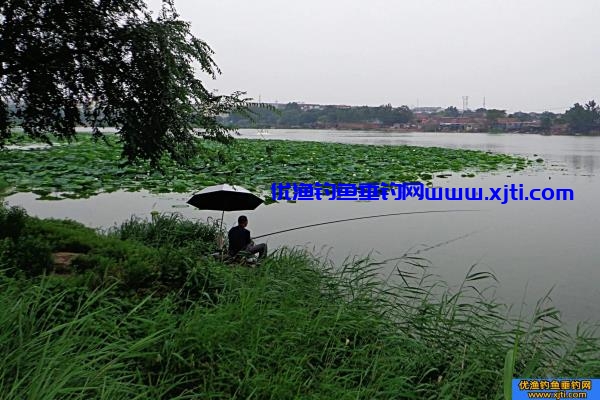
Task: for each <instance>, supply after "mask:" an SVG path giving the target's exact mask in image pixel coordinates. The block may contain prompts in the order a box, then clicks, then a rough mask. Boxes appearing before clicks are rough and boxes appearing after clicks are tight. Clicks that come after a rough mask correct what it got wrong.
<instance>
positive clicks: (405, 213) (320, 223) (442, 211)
mask: <svg viewBox="0 0 600 400" xmlns="http://www.w3.org/2000/svg"><path fill="white" fill-rule="evenodd" d="M473 211H480V210H432V211H411V212H399V213H391V214H380V215H369V216H366V217H355V218H346V219H338V220H335V221H327V222H319V223H318V224H311V225H304V226H297V227H295V228H289V229H284V230H281V231H276V232H271V233H267V234H264V235H260V236H255V237H253V238H252V239H260V238H262V237H265V236H271V235H277V234H278V233H284V232H291V231H296V230H298V229H305V228H312V227H314V226H321V225H329V224H337V223H339V222H348V221H356V220H359V219H369V218H381V217H391V216H396V215H413V214H434V213H452V212H473Z"/></svg>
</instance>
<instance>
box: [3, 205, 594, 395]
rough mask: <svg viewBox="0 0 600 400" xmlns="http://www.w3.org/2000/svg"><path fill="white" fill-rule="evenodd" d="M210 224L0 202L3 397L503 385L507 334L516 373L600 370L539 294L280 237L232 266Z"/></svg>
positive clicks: (450, 390)
mask: <svg viewBox="0 0 600 400" xmlns="http://www.w3.org/2000/svg"><path fill="white" fill-rule="evenodd" d="M215 233H216V229H215V227H213V226H207V225H202V224H199V223H192V222H189V221H183V220H180V219H178V218H177V217H166V216H156V217H155V218H154V220H153V221H141V220H131V221H129V222H127V223H126V224H124V225H123V226H121V227H119V228H118V229H113V230H112V231H110V232H107V233H104V234H98V233H97V232H95V231H93V230H91V229H89V228H85V227H83V226H82V225H79V224H76V223H74V222H67V221H52V220H39V219H36V218H32V217H29V216H27V215H26V214H25V213H24V212H23V211H22V210H19V209H16V208H11V209H6V208H0V266H1V269H2V272H1V274H0V305H1V306H0V310H1V311H0V352H1V354H3V357H2V358H1V359H0V398H2V399H21V398H35V399H90V398H94V399H95V398H98V399H149V398H170V399H171V398H172V399H192V398H194V399H197V398H198V399H232V398H233V399H247V398H256V399H268V398H273V399H275V398H277V399H286V398H310V399H390V398H400V399H411V398H414V399H438V398H449V399H454V398H461V399H499V398H502V390H503V389H502V385H503V383H502V381H503V374H504V372H505V366H504V364H505V358H506V354H507V351H509V350H511V349H512V350H515V349H516V360H515V363H514V369H515V370H514V375H515V376H548V375H553V376H599V375H600V362H599V361H598V360H600V342H599V340H598V337H597V336H594V333H593V332H591V331H585V330H579V331H578V333H577V334H576V335H575V336H573V335H570V334H569V333H567V331H566V330H565V329H564V328H563V327H562V324H561V323H560V320H559V315H558V312H557V311H556V310H555V309H553V308H552V307H551V306H550V305H548V304H547V303H546V302H540V305H539V307H538V309H537V311H536V313H535V314H534V315H531V316H529V317H528V318H522V319H521V320H517V319H515V318H513V317H510V316H508V315H509V313H508V310H507V309H506V307H504V306H503V305H502V304H498V303H496V302H495V301H494V300H493V299H491V298H488V297H486V296H485V295H484V294H483V293H485V291H484V290H482V289H484V288H485V287H486V286H487V285H489V284H491V283H492V277H491V276H490V275H489V274H487V273H482V272H476V271H471V272H470V273H469V274H468V276H467V277H466V279H465V282H464V285H463V286H462V287H461V288H460V290H458V291H451V290H449V289H447V288H446V287H445V286H444V284H443V282H440V281H438V280H436V279H435V278H433V277H430V276H427V275H426V270H423V271H422V270H421V269H419V268H415V269H410V268H409V267H410V265H409V263H411V262H414V261H418V260H405V261H406V264H401V265H400V271H402V270H405V271H404V272H402V273H400V272H399V274H400V275H401V276H398V277H396V278H397V279H394V280H393V282H395V283H394V284H391V283H390V282H391V281H389V282H387V283H385V282H379V281H378V278H377V277H378V274H377V272H376V268H377V265H375V264H373V263H370V262H369V261H368V260H358V261H354V262H351V263H348V264H347V265H341V266H336V267H335V268H330V267H327V266H324V265H322V264H321V263H320V262H319V261H318V260H315V259H313V258H312V257H311V256H310V255H308V254H305V253H302V252H299V251H291V250H287V251H286V250H281V251H279V252H278V253H276V254H274V255H273V256H272V257H269V258H268V259H267V261H266V262H265V263H264V264H263V265H261V267H260V268H256V269H253V268H247V267H238V266H234V265H225V264H222V263H220V262H217V261H214V260H212V259H210V257H207V256H206V255H207V254H208V253H209V252H211V251H212V250H213V249H214V248H213V247H212V246H213V245H212V243H214V238H215ZM57 253H60V254H63V255H64V254H74V253H76V254H79V255H77V256H72V257H73V258H72V261H71V264H70V265H66V264H67V263H63V265H60V263H59V264H55V261H56V260H53V255H54V257H56V254H57ZM434 293H435V295H434ZM515 341H517V342H518V346H517V347H515ZM510 372H511V371H510V368H509V370H508V373H509V374H510Z"/></svg>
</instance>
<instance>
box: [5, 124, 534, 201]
mask: <svg viewBox="0 0 600 400" xmlns="http://www.w3.org/2000/svg"><path fill="white" fill-rule="evenodd" d="M12 144H13V145H17V144H31V141H30V140H28V139H26V138H24V137H21V138H13V140H12ZM196 146H198V147H199V151H198V154H197V155H196V156H195V157H193V158H192V159H191V160H190V162H189V163H188V164H187V165H181V164H177V163H176V162H174V161H172V160H169V159H167V158H166V157H165V158H163V159H162V161H161V163H160V167H161V168H162V172H159V171H158V170H152V169H151V168H150V165H149V164H136V165H120V154H121V149H120V147H119V144H118V142H117V138H116V137H110V136H109V137H107V143H105V142H103V141H100V142H95V141H93V139H92V138H91V137H90V135H85V134H82V135H79V136H78V137H77V141H76V142H75V143H72V144H70V145H68V146H61V145H60V144H59V145H56V146H52V147H47V148H41V149H40V148H36V149H31V150H18V149H13V150H9V149H5V150H2V151H0V167H1V168H0V180H4V181H6V182H7V184H9V185H10V186H11V189H10V190H11V191H12V192H31V191H33V192H35V193H36V194H38V195H40V196H41V198H42V199H59V198H66V197H70V198H83V197H89V196H92V195H95V194H98V193H100V192H113V191H116V190H129V191H139V190H142V189H144V190H148V191H150V192H153V193H163V192H191V191H194V190H199V189H202V188H203V187H205V186H210V185H214V184H219V183H225V182H226V183H231V184H238V185H243V186H244V187H246V188H248V189H250V190H255V191H257V192H265V193H267V192H268V191H269V190H270V187H271V184H272V183H273V182H307V183H313V182H315V181H319V182H327V181H329V182H344V183H360V182H391V181H395V182H412V181H423V182H431V180H432V178H433V177H434V176H435V175H436V174H440V173H442V172H451V173H461V174H463V175H464V176H474V174H475V173H476V172H483V171H493V170H498V169H510V170H521V169H524V168H525V167H526V166H527V165H528V163H531V162H533V161H532V160H526V159H524V158H521V157H514V156H510V155H505V154H492V153H490V152H487V153H486V152H482V151H472V150H453V149H445V148H437V147H413V146H371V145H354V144H353V145H349V144H338V143H322V142H295V141H278V140H269V141H266V140H237V141H235V142H234V143H232V144H230V145H224V144H220V143H216V142H213V141H207V140H198V141H197V142H196ZM149 171H153V172H149Z"/></svg>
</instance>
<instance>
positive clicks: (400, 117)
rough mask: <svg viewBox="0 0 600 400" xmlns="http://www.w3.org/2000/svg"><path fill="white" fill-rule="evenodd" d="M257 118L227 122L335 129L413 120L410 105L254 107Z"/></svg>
mask: <svg viewBox="0 0 600 400" xmlns="http://www.w3.org/2000/svg"><path fill="white" fill-rule="evenodd" d="M250 109H251V111H252V112H253V113H254V118H252V119H251V118H248V117H247V116H245V115H240V114H235V113H232V114H229V115H227V116H226V117H223V123H226V124H230V125H235V126H236V127H239V128H290V127H298V128H318V127H335V126H336V125H339V124H374V125H380V126H382V127H391V126H393V125H394V124H405V123H408V122H410V121H412V120H413V113H412V111H411V110H410V109H409V108H408V107H407V106H402V107H392V106H391V105H390V104H388V105H383V106H379V107H367V106H362V107H349V106H325V105H324V106H304V105H302V104H298V103H288V104H286V105H285V106H283V107H281V108H274V107H271V108H266V107H250Z"/></svg>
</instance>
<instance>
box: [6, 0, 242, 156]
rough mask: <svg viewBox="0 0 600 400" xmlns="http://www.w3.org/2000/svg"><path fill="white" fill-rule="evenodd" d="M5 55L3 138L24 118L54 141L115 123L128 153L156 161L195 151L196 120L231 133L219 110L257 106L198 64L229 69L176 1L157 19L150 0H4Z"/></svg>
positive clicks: (217, 133) (206, 132) (210, 130)
mask: <svg viewBox="0 0 600 400" xmlns="http://www.w3.org/2000/svg"><path fill="white" fill-rule="evenodd" d="M0 60H1V61H2V62H1V63H0V68H1V69H0V145H2V144H3V143H4V142H5V140H6V139H7V138H8V137H9V136H10V133H11V123H12V122H14V121H15V119H18V120H19V122H20V125H21V126H22V128H23V129H24V131H25V132H26V133H27V134H29V135H30V136H32V137H35V138H38V139H42V140H45V141H48V142H49V141H50V135H54V136H56V137H58V138H60V139H67V140H71V139H73V138H74V137H75V127H76V126H78V125H85V126H89V127H91V129H92V131H93V134H94V136H95V137H97V138H99V137H101V136H102V133H101V131H100V129H99V128H101V127H103V126H113V127H117V128H118V134H119V136H120V138H121V141H122V144H123V156H124V157H126V158H127V159H128V160H129V161H136V160H144V159H146V160H150V161H151V162H152V163H153V164H156V163H157V162H158V161H159V160H160V158H161V157H162V156H163V155H164V154H168V155H170V156H172V157H174V158H175V159H177V160H185V159H186V158H187V157H188V156H190V155H191V154H193V152H194V144H193V143H194V137H195V134H194V128H196V127H199V128H201V130H200V132H199V134H200V135H201V136H204V137H206V138H210V139H216V140H219V141H222V142H227V141H230V140H231V138H232V136H231V132H232V130H231V129H230V128H228V127H226V126H223V125H222V124H220V123H219V120H218V118H217V117H218V116H219V115H220V114H221V113H226V112H231V111H234V110H235V111H238V112H241V113H247V112H248V109H247V107H246V100H247V99H244V98H242V96H243V93H241V92H236V93H233V94H232V95H229V96H220V95H216V94H215V93H213V92H210V91H209V90H207V89H206V88H205V87H204V85H203V83H202V81H201V80H200V79H199V78H198V77H197V76H196V75H195V72H196V71H195V69H194V67H193V65H194V64H197V65H198V66H199V69H200V70H201V71H202V72H203V73H205V74H207V75H208V76H210V77H212V78H215V77H216V75H217V74H219V73H220V70H219V69H218V67H217V65H216V63H215V62H214V60H213V51H212V50H211V48H210V47H209V46H208V44H206V43H205V42H203V41H202V40H200V39H198V38H196V37H194V36H193V35H192V34H191V33H190V26H189V24H188V23H187V22H184V21H182V20H180V19H179V16H178V14H177V12H176V11H175V8H174V6H173V2H172V0H165V1H164V2H163V7H162V10H161V12H160V13H159V15H158V17H156V18H155V17H153V16H152V15H151V13H150V12H149V11H148V10H147V8H146V6H145V3H144V1H143V0H79V1H67V0H64V1H44V0H4V1H3V2H2V3H0ZM11 108H13V109H14V110H11Z"/></svg>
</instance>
